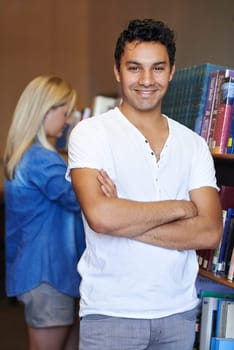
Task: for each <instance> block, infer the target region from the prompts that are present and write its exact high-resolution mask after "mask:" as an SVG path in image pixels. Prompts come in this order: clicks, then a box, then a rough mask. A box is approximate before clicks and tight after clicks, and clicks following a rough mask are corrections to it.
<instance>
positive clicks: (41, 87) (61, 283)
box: [4, 76, 84, 350]
mask: <svg viewBox="0 0 234 350" xmlns="http://www.w3.org/2000/svg"><path fill="white" fill-rule="evenodd" d="M76 98H77V96H76V92H75V90H74V89H73V88H72V87H71V86H70V85H69V84H68V83H67V82H66V81H64V80H63V79H61V78H59V77H56V76H39V77H36V78H35V79H33V80H32V81H31V82H30V83H29V84H28V85H27V86H26V88H25V90H24V91H23V93H22V95H21V96H20V99H19V101H18V103H17V106H16V109H15V112H14V116H13V120H12V124H11V126H10V129H9V134H8V138H7V144H6V149H5V155H4V160H5V174H6V182H5V208H6V290H7V295H8V296H16V297H17V298H18V299H19V300H20V301H22V302H23V303H24V305H25V319H26V323H27V326H28V334H29V348H30V350H48V349H50V350H62V349H75V348H77V345H76V344H77V340H76V339H75V336H74V333H73V340H72V336H71V334H72V328H73V327H72V325H74V322H75V318H76V315H75V300H76V298H77V297H79V282H80V279H79V275H78V273H77V268H76V266H77V262H78V260H79V258H80V255H81V253H82V251H83V249H84V237H83V223H82V219H81V212H80V207H79V205H78V203H77V200H76V198H75V195H74V192H73V190H72V186H71V184H70V183H69V182H68V181H66V180H65V172H66V163H65V162H64V160H63V159H62V157H61V156H60V155H59V154H58V152H56V150H55V148H54V147H53V143H51V140H55V139H57V138H58V137H60V136H61V135H62V132H63V130H64V128H65V126H66V125H67V123H68V122H69V120H70V118H71V115H72V112H73V111H74V109H75V108H76Z"/></svg>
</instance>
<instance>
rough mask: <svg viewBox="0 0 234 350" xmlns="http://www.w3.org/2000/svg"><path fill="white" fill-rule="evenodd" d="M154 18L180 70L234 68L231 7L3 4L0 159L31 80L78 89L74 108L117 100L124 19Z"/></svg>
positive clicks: (200, 1) (182, 0)
mask: <svg viewBox="0 0 234 350" xmlns="http://www.w3.org/2000/svg"><path fill="white" fill-rule="evenodd" d="M144 17H154V18H156V19H160V20H163V21H165V22H167V23H168V24H169V26H171V27H172V28H173V29H174V30H175V32H176V34H177V66H178V68H181V67H185V66H189V65H193V64H200V63H204V62H211V63H216V64H220V65H225V66H231V67H233V66H234V47H233V45H231V43H232V41H233V37H234V2H233V0H223V1H222V2H220V1H219V0H206V1H204V0H197V1H196V2H194V1H192V0H174V1H173V2H171V1H170V0H165V1H163V2H161V1H155V0H147V1H144V2H142V1H140V0H136V1H134V5H133V2H132V0H118V1H115V0H96V1H95V0H79V1H78V0H67V1H63V0H40V1H36V0H12V1H9V0H0V52H1V53H0V77H1V78H0V91H1V93H0V120H1V128H0V157H1V156H2V153H3V150H4V145H5V139H6V135H7V131H8V127H9V124H10V120H11V117H12V112H13V110H14V107H15V104H16V101H17V99H18V97H19V94H20V93H21V91H22V89H23V88H24V87H25V85H26V84H27V83H28V82H29V81H30V80H31V79H32V78H33V77H35V76H36V75H38V74H42V73H55V74H59V75H61V76H63V77H64V78H66V79H68V80H69V81H70V82H71V83H72V84H73V85H74V86H75V87H76V89H77V91H78V95H79V102H78V108H83V107H85V106H90V105H91V103H92V100H93V97H94V96H95V95H97V94H105V95H115V94H117V93H118V87H117V85H116V83H115V80H114V75H113V50H114V46H115V42H116V39H117V36H118V34H119V32H120V31H121V30H122V28H123V26H125V25H126V24H127V23H128V21H129V19H131V18H144Z"/></svg>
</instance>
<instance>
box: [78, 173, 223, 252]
mask: <svg viewBox="0 0 234 350" xmlns="http://www.w3.org/2000/svg"><path fill="white" fill-rule="evenodd" d="M71 177H72V183H73V187H74V190H75V193H76V195H77V198H78V200H79V203H80V206H81V208H82V210H83V212H84V215H85V217H86V219H87V222H88V224H89V226H90V227H91V228H92V229H93V230H94V231H96V232H97V233H102V234H108V235H113V236H119V237H128V238H130V239H134V240H137V241H140V242H144V243H148V244H152V245H156V246H160V247H164V248H168V249H209V248H210V249H212V248H215V247H216V246H217V244H218V242H219V240H220V237H221V234H222V218H221V207H220V201H219V196H218V193H217V191H216V190H215V189H214V188H211V187H203V188H200V189H196V190H194V191H191V193H190V198H191V201H185V200H167V201H158V202H137V201H131V200H126V199H122V198H118V197H117V195H116V189H115V186H114V184H113V183H112V181H111V180H110V179H109V177H108V175H107V174H106V173H105V172H104V171H101V172H98V170H95V169H87V168H84V169H72V171H71Z"/></svg>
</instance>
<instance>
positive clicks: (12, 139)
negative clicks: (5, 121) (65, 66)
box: [4, 76, 77, 179]
mask: <svg viewBox="0 0 234 350" xmlns="http://www.w3.org/2000/svg"><path fill="white" fill-rule="evenodd" d="M76 98H77V95H76V91H75V90H74V89H73V88H72V87H71V86H70V84H69V83H68V82H66V81H65V80H63V79H62V78H60V77H57V76H38V77H36V78H35V79H33V80H32V81H31V82H30V83H29V84H28V85H27V86H26V88H25V89H24V91H23V92H22V94H21V96H20V98H19V101H18V103H17V105H16V108H15V112H14V115H13V120H12V123H11V126H10V129H9V133H8V137H7V142H6V148H5V153H4V168H5V175H6V177H7V178H8V179H12V178H13V177H14V172H15V168H16V166H17V164H18V162H19V161H20V159H21V157H22V155H23V154H24V153H25V151H27V150H28V148H29V147H30V146H31V145H32V144H33V143H34V142H35V140H36V139H38V140H39V141H40V143H41V144H42V145H43V146H44V147H45V148H47V149H51V150H54V147H53V146H52V144H51V143H50V142H49V140H48V139H47V137H46V134H45V130H44V123H43V121H44V118H45V116H46V114H47V113H48V112H49V110H50V109H56V108H58V107H61V106H63V105H66V104H68V115H69V114H70V113H71V112H72V111H73V109H74V108H75V105H76Z"/></svg>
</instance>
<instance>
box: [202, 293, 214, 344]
mask: <svg viewBox="0 0 234 350" xmlns="http://www.w3.org/2000/svg"><path fill="white" fill-rule="evenodd" d="M217 304H218V301H217V298H213V297H204V298H203V299H202V313H201V326H200V350H210V344H211V337H212V336H213V333H214V329H215V325H216V314H217Z"/></svg>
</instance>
